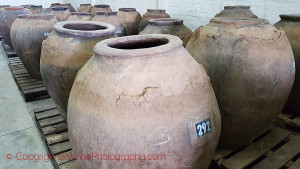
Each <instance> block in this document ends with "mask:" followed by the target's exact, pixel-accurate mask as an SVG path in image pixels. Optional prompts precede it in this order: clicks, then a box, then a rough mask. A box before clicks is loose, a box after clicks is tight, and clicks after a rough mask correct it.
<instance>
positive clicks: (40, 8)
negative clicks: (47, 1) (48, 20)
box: [28, 5, 44, 14]
mask: <svg viewBox="0 0 300 169" xmlns="http://www.w3.org/2000/svg"><path fill="white" fill-rule="evenodd" d="M28 9H29V10H30V11H31V12H32V13H34V14H38V13H42V12H43V10H44V8H43V6H42V5H32V6H31V7H30V8H28Z"/></svg>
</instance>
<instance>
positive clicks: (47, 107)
mask: <svg viewBox="0 0 300 169" xmlns="http://www.w3.org/2000/svg"><path fill="white" fill-rule="evenodd" d="M54 108H56V106H55V103H48V104H46V105H43V106H39V107H35V108H34V109H33V112H34V113H38V112H42V111H47V110H50V109H54Z"/></svg>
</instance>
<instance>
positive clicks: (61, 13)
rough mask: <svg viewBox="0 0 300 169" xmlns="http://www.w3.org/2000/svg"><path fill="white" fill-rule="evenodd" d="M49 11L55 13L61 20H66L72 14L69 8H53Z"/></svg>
mask: <svg viewBox="0 0 300 169" xmlns="http://www.w3.org/2000/svg"><path fill="white" fill-rule="evenodd" d="M49 13H51V14H53V15H54V16H55V18H56V19H57V20H58V21H59V22H61V21H66V20H67V19H68V18H69V17H70V16H71V12H70V11H69V10H68V9H67V10H65V11H55V10H51V11H50V12H49Z"/></svg>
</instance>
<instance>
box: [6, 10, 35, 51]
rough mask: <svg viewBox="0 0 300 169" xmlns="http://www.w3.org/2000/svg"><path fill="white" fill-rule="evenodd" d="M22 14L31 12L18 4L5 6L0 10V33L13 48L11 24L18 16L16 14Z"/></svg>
mask: <svg viewBox="0 0 300 169" xmlns="http://www.w3.org/2000/svg"><path fill="white" fill-rule="evenodd" d="M22 14H31V12H30V10H28V9H26V8H24V7H20V6H12V7H6V8H5V10H4V11H2V12H0V35H2V38H3V40H4V41H5V43H6V44H7V45H9V46H10V47H11V48H12V49H14V48H13V45H12V42H11V38H10V29H11V25H12V24H13V22H14V21H15V20H16V19H17V18H18V15H22Z"/></svg>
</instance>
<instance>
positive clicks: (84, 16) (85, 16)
mask: <svg viewBox="0 0 300 169" xmlns="http://www.w3.org/2000/svg"><path fill="white" fill-rule="evenodd" d="M91 19H92V15H91V13H89V12H71V16H70V17H69V18H68V19H67V21H78V20H81V21H90V20H91Z"/></svg>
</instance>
